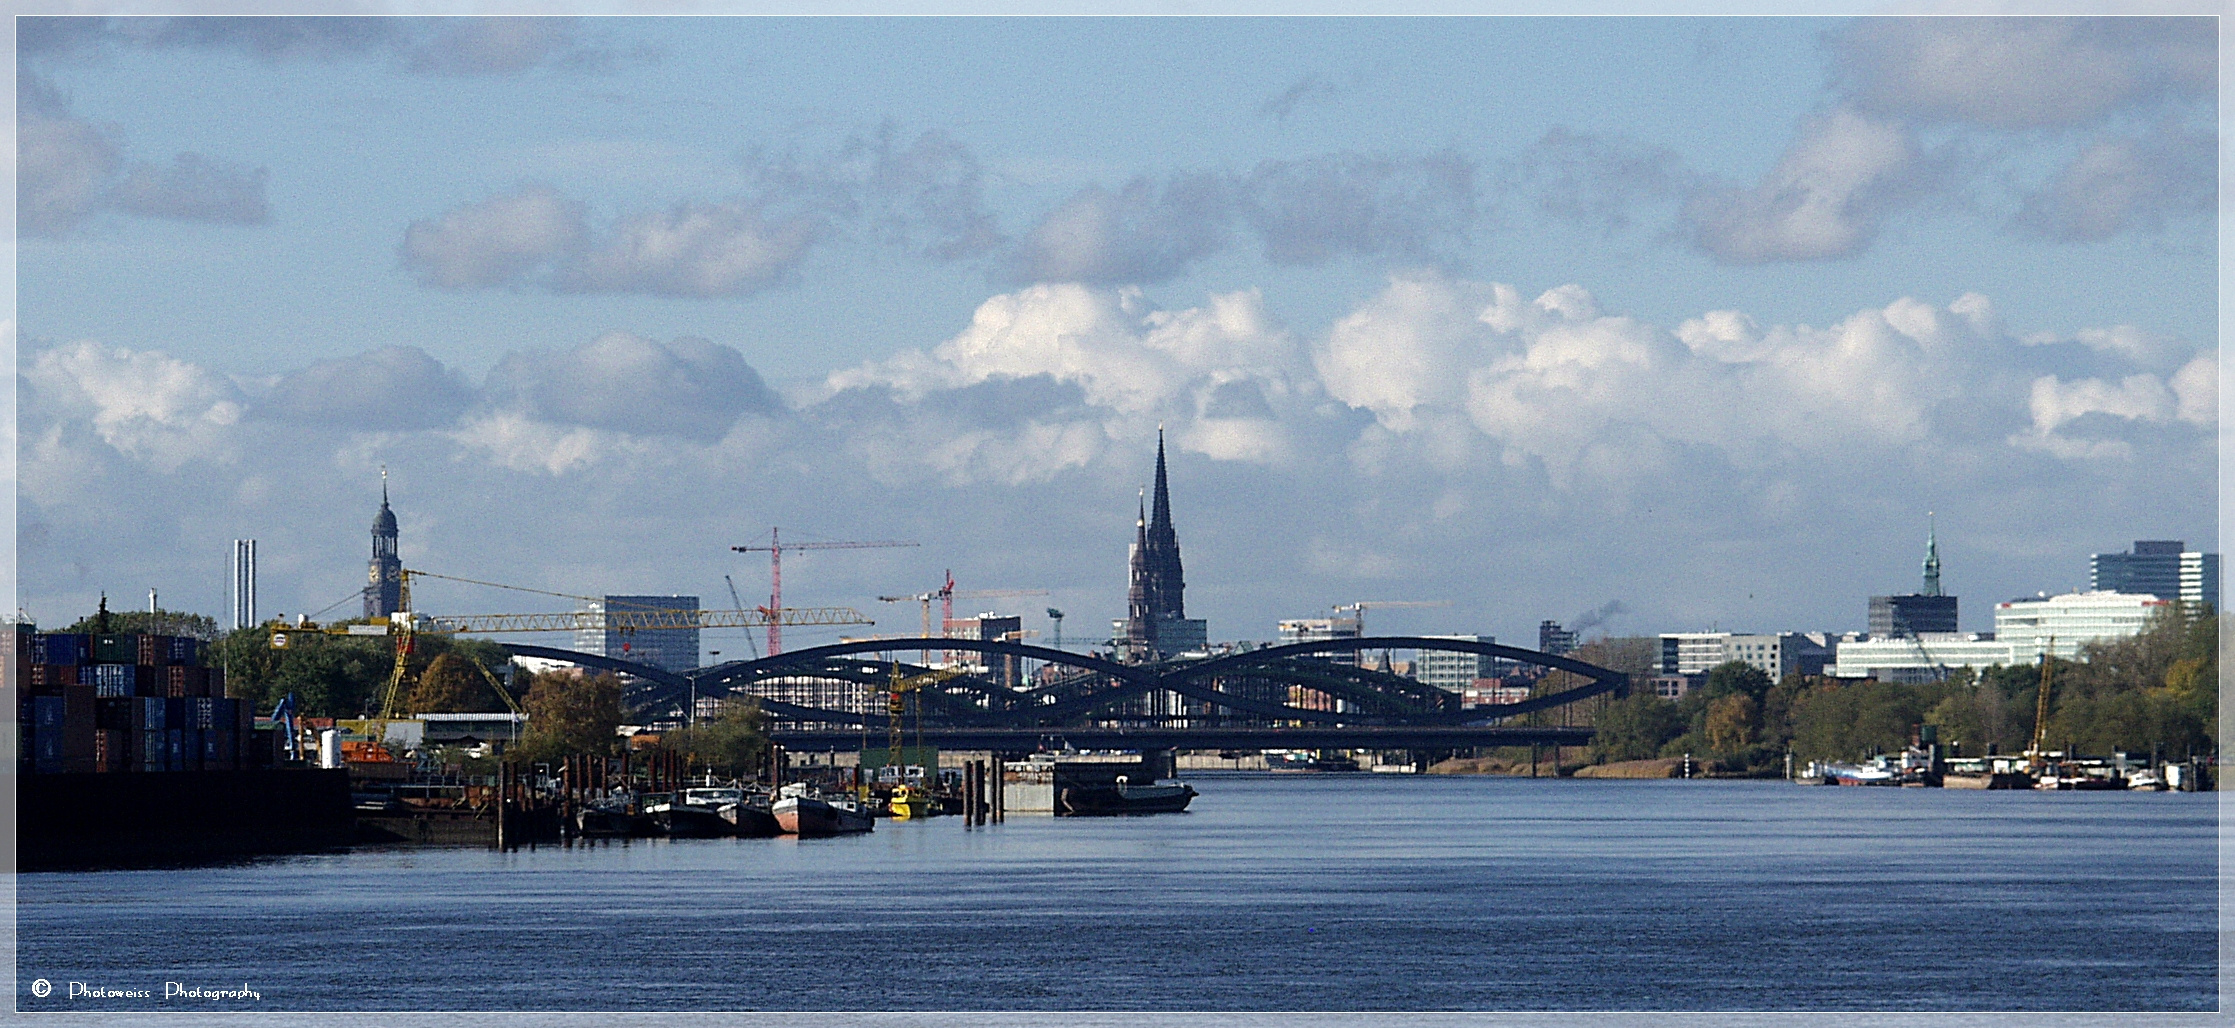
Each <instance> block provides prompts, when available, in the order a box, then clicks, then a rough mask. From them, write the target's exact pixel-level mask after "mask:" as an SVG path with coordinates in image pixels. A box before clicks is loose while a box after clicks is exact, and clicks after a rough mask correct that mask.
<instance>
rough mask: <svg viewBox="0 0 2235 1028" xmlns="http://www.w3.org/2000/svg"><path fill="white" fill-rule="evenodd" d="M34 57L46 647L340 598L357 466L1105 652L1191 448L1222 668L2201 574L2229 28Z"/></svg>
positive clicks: (177, 40)
mask: <svg viewBox="0 0 2235 1028" xmlns="http://www.w3.org/2000/svg"><path fill="white" fill-rule="evenodd" d="M20 24H21V25H22V27H21V28H19V30H18V31H19V39H18V43H19V52H20V54H21V56H20V58H19V59H20V61H21V73H20V74H19V78H18V107H19V111H21V112H23V113H22V114H21V119H22V126H23V127H22V131H23V133H24V139H25V140H26V145H25V149H24V151H23V152H24V157H23V170H22V172H21V174H20V179H21V189H22V190H23V193H22V196H23V198H24V199H23V200H22V203H21V213H20V214H19V217H20V219H21V220H20V222H19V225H18V229H19V233H20V235H21V237H22V238H21V241H20V243H19V247H18V266H19V275H20V286H19V288H20V290H21V293H20V296H19V297H18V310H19V331H20V335H19V337H18V339H17V345H18V363H19V383H20V384H19V391H20V399H19V403H20V410H19V417H18V423H19V452H20V464H19V478H20V481H19V494H20V497H21V499H20V514H19V518H20V521H19V525H18V536H19V547H20V549H19V554H18V557H19V560H18V568H19V570H18V574H19V578H18V595H19V603H20V604H21V605H23V606H24V608H25V609H26V610H27V611H28V612H29V613H30V614H32V615H33V616H34V617H36V618H38V619H39V620H40V622H41V623H42V624H60V623H66V622H67V621H68V620H72V619H74V618H75V617H77V616H78V615H80V614H82V613H84V612H85V611H87V610H90V609H91V607H92V603H93V600H94V597H95V596H96V595H97V594H98V593H99V592H100V591H101V590H104V589H105V590H107V591H108V592H109V593H111V594H114V595H119V596H127V595H136V594H137V592H138V591H140V590H143V589H145V588H147V587H149V586H154V587H157V588H159V589H160V590H161V592H162V595H163V596H164V597H166V598H167V599H170V600H171V601H172V602H173V603H176V604H178V605H179V606H181V607H182V608H184V609H192V610H199V611H201V612H204V613H209V614H212V615H213V616H215V615H219V614H221V613H222V612H224V611H225V610H227V609H228V592H227V590H228V588H229V583H230V578H229V576H228V573H227V570H228V569H227V556H226V554H227V553H228V552H229V550H228V547H229V546H230V545H231V541H232V540H234V539H256V540H258V541H259V553H258V560H259V566H260V572H261V575H262V580H261V582H260V583H259V586H258V590H259V598H258V601H257V602H258V606H259V609H260V611H261V612H262V613H264V614H265V615H266V616H269V615H270V614H271V613H276V612H287V613H290V614H293V613H308V612H309V611H311V610H315V609H317V608H318V607H320V606H323V605H326V604H328V603H329V602H330V601H333V600H336V599H338V598H341V597H343V596H344V595H345V594H347V595H350V596H352V597H353V596H354V595H355V591H356V590H358V589H361V588H362V585H363V582H364V578H363V576H364V575H365V570H364V569H365V564H364V561H365V559H366V556H365V549H364V547H365V537H364V536H363V535H362V533H363V531H364V528H363V523H364V516H365V513H366V512H367V511H369V510H372V509H374V507H375V503H376V494H377V489H378V482H377V479H378V468H379V466H380V465H381V464H383V463H385V464H387V465H388V466H389V467H390V468H391V470H392V471H393V473H394V487H395V497H394V498H395V503H396V505H397V506H396V509H397V511H398V513H399V515H400V516H401V517H402V518H403V521H404V530H403V533H402V541H401V546H402V550H401V555H402V560H403V563H404V564H405V565H406V566H410V567H414V568H418V567H425V568H427V569H428V570H433V571H439V572H442V573H446V574H457V575H460V576H462V577H469V578H477V579H483V580H488V581H501V582H506V583H509V584H516V585H521V586H527V587H531V588H541V589H549V590H554V591H562V592H572V593H581V594H589V595H604V594H633V593H644V594H654V593H657V594H689V595H699V596H726V595H727V591H726V587H725V585H724V583H723V582H721V581H720V580H719V579H721V578H722V576H723V575H725V574H726V575H729V576H731V577H732V578H734V579H735V580H736V582H737V584H738V588H739V589H740V591H742V592H743V593H744V594H745V595H746V596H747V597H748V598H749V599H750V598H751V597H754V596H756V595H762V594H763V592H764V591H763V590H762V589H761V588H759V587H758V586H757V585H755V584H752V583H758V582H760V581H762V580H763V578H762V576H763V575H765V571H766V569H765V567H763V566H762V565H761V564H759V563H756V562H755V561H752V560H747V559H743V558H741V557H738V556H736V555H734V554H730V553H729V547H730V546H732V545H738V544H745V543H749V542H752V541H753V540H754V537H755V536H756V535H758V536H765V535H766V533H767V532H768V529H769V526H772V525H781V526H783V531H784V534H785V536H786V538H787V539H789V538H794V537H796V538H799V539H801V540H802V541H806V540H810V539H827V540H840V539H909V540H914V541H918V542H920V543H922V544H923V545H922V546H921V547H919V548H915V549H906V550H890V551H871V552H864V553H858V554H847V555H843V556H828V555H817V554H801V555H799V556H798V557H796V558H793V559H788V560H786V562H785V563H786V565H787V567H786V569H785V570H786V578H787V581H786V583H785V594H786V599H787V602H788V603H792V604H795V605H807V604H826V603H829V604H845V605H850V606H853V607H856V608H857V609H860V610H862V611H864V612H865V613H868V614H870V615H871V616H873V617H877V618H879V620H880V621H884V622H886V623H887V625H888V626H891V625H899V626H904V627H908V626H912V621H913V615H912V612H905V611H904V612H899V613H893V612H892V610H891V608H888V607H884V606H883V605H880V604H878V603H877V602H876V601H875V597H876V596H878V595H880V594H894V593H913V592H920V591H924V590H925V589H930V588H936V587H937V585H938V582H939V578H940V575H941V574H942V572H943V570H944V569H946V568H953V569H954V570H955V577H956V580H957V582H958V587H959V588H960V589H963V590H969V589H990V588H1034V589H1046V590H1048V591H1049V593H1050V595H1049V596H1048V597H1047V601H1048V602H1047V603H1046V604H1041V603H1039V602H1038V600H1035V601H1034V603H1033V605H1032V607H1031V608H1029V609H1025V610H1021V611H1017V612H1018V613H1022V614H1025V615H1027V621H1026V623H1027V625H1028V627H1034V628H1037V629H1039V630H1041V631H1042V632H1043V633H1045V632H1046V631H1047V630H1048V628H1049V626H1048V625H1047V624H1046V623H1045V619H1043V618H1039V617H1038V616H1037V612H1038V610H1039V609H1040V608H1041V607H1042V606H1052V607H1057V608H1061V609H1064V610H1066V611H1067V612H1068V615H1069V618H1070V620H1071V623H1072V624H1071V627H1072V628H1073V629H1074V631H1076V630H1077V629H1080V628H1083V627H1084V626H1087V625H1097V624H1102V623H1107V622H1109V621H1112V620H1119V619H1122V618H1123V616H1124V614H1125V581H1124V576H1123V573H1122V572H1123V569H1124V566H1125V560H1124V554H1125V546H1126V543H1127V542H1128V541H1130V540H1131V538H1132V537H1133V532H1132V529H1133V528H1134V525H1133V524H1132V521H1133V519H1134V518H1135V515H1136V509H1135V498H1136V496H1137V495H1138V494H1137V492H1136V490H1137V489H1139V488H1140V487H1142V486H1145V485H1147V484H1148V481H1149V478H1150V475H1151V470H1150V468H1149V455H1150V454H1152V453H1153V451H1154V448H1155V442H1156V432H1157V425H1158V423H1159V422H1165V423H1168V424H1169V426H1170V428H1171V432H1170V440H1171V452H1170V464H1171V467H1170V475H1171V479H1172V492H1173V503H1174V505H1175V506H1176V508H1177V509H1178V515H1177V520H1178V521H1179V522H1180V523H1181V526H1180V530H1181V533H1182V534H1184V535H1185V536H1186V549H1187V563H1188V571H1189V576H1188V582H1187V585H1188V586H1189V593H1190V595H1189V601H1190V603H1191V605H1192V609H1191V611H1190V614H1191V616H1194V617H1201V618H1206V619H1207V620H1208V622H1209V632H1210V637H1211V638H1212V639H1213V640H1226V639H1265V638H1270V637H1271V636H1272V634H1273V631H1274V629H1273V626H1274V623H1275V622H1276V621H1278V620H1279V619H1282V618H1296V617H1310V616H1315V615H1324V614H1325V613H1326V612H1327V611H1328V609H1329V608H1331V607H1333V606H1335V605H1338V604H1345V603H1355V602H1359V601H1362V600H1408V601H1411V600H1417V601H1448V602H1449V603H1451V606H1450V607H1448V608H1434V609H1425V610H1415V609H1398V610H1392V611H1390V612H1388V613H1386V614H1380V613H1377V614H1376V615H1375V618H1376V622H1377V624H1376V626H1375V628H1376V630H1377V632H1378V631H1381V630H1384V629H1387V630H1391V631H1395V630H1403V631H1407V632H1421V633H1441V632H1451V633H1477V632H1479V633H1481V634H1485V635H1495V636H1497V637H1499V638H1501V639H1523V638H1533V637H1534V632H1535V627H1536V625H1537V624H1538V622H1539V621H1541V620H1544V619H1552V620H1558V621H1562V622H1563V623H1571V622H1573V621H1574V620H1575V619H1576V617H1577V615H1578V614H1579V613H1583V612H1597V611H1605V610H1612V611H1613V612H1614V613H1612V614H1611V620H1610V621H1609V622H1608V624H1607V626H1606V627H1607V628H1608V629H1609V630H1611V631H1613V632H1615V633H1616V634H1629V633H1638V634H1647V633H1656V632H1663V631H1683V630H1694V629H1704V628H1709V627H1717V626H1719V627H1722V628H1726V629H1728V628H1738V629H1741V630H1755V631H1780V630H1791V629H1805V630H1838V629H1846V628H1860V627H1862V621H1863V617H1864V610H1865V605H1866V602H1867V598H1868V597H1869V596H1872V595H1883V594H1890V593H1902V592H1906V591H1908V590H1910V589H1912V588H1914V587H1915V583H1916V581H1917V574H1916V569H1917V566H1918V565H1917V561H1918V559H1919V557H1920V556H1921V555H1922V552H1923V548H1924V544H1925V539H1926V537H1927V533H1928V529H1927V524H1926V512H1927V511H1936V512H1937V514H1938V520H1937V540H1938V546H1939V550H1940V556H1941V559H1942V561H1943V562H1944V572H1943V573H1944V575H1945V588H1946V591H1947V592H1948V593H1949V594H1951V595H1958V596H1962V597H1964V598H1965V600H1966V610H1965V619H1966V623H1965V624H1964V625H1963V627H1964V628H1965V629H1966V630H1970V631H1980V630H1985V629H1987V628H1989V627H1990V626H1988V625H1986V624H1982V623H1980V622H1979V621H1978V620H1977V618H1978V612H1979V611H1981V610H1985V609H1987V608H1988V607H1989V606H1991V604H1992V603H1993V602H1995V601H1999V600H2003V599H2007V598H2009V597H2013V596H2027V595H2032V594H2034V593H2035V592H2039V591H2047V592H2051V593H2054V592H2061V591H2065V590H2068V589H2072V588H2084V587H2085V585H2086V583H2087V582H2088V574H2089V565H2088V561H2089V557H2090V555H2092V554H2095V553H2102V552H2110V551H2114V550H2119V549H2122V548H2124V547H2125V546H2126V545H2127V544H2128V543H2129V542H2131V541H2133V540H2137V539H2185V540H2187V541H2188V542H2189V544H2190V546H2191V547H2192V548H2194V549H2197V550H2202V551H2210V552H2217V550H2218V548H2219V547H2218V537H2217V524H2216V521H2217V518H2216V515H2217V497H2216V492H2215V490H2216V478H2215V472H2216V469H2215V466H2214V465H2215V460H2216V450H2215V446H2214V436H2215V434H2216V432H2217V430H2218V418H2217V405H2218V400H2217V380H2218V374H2219V372H2218V366H2217V356H2216V353H2217V350H2216V322H2215V320H2214V319H2215V315H2216V310H2215V304H2214V301H2213V296H2214V292H2215V286H2214V282H2215V278H2214V276H2215V273H2216V258H2215V255H2214V250H2213V246H2214V242H2213V239H2214V232H2215V230H2216V224H2215V219H2214V217H2213V214H2214V211H2213V209H2212V201H2211V197H2212V171H2211V169H2212V154H2213V153H2214V151H2215V150H2216V145H2217V143H2216V130H2215V128H2214V126H2213V124H2212V83H2213V81H2214V79H2215V76H2216V51H2215V49H2214V48H2215V46H2216V42H2215V39H2214V35H2213V32H2214V28H2213V26H2212V25H2211V23H2210V22H2208V21H2182V20H2178V19H2174V20H2149V21H2129V20H2117V19H2112V20H2095V21H2080V22H2064V21H2052V20H2030V21H2021V22H1997V21H1979V20H1972V19H1962V20H1948V21H1940V20H1930V19H1927V20H1922V21H1875V20H1873V21H1860V22H1843V21H1810V20H1785V19H1760V20H1746V21H1723V20H1714V19H1706V20H1695V21H1686V20H1675V21H1650V22H1640V21H1621V20H1600V21H1593V22H1581V23H1576V22H1553V21H1537V20H1529V19H1520V20H1511V21H1501V20H1487V21H1482V22H1465V23H1440V22H1439V23H1423V22H1407V21H1394V22H1387V23H1355V22H1353V23H1316V22H1313V23H1307V22H1285V21H1275V22H1260V23H1224V22H1216V21H1212V22H1162V21H1144V22H1138V23H1133V22H1128V23H1113V22H1099V21H1084V22H1004V23H935V24H932V25H928V26H911V28H912V29H919V30H920V31H913V32H907V33H903V32H900V31H897V30H896V29H895V27H894V26H893V25H891V24H889V23H884V22H878V21H864V22H847V23H823V22H792V21H775V22H751V23H738V22H723V21H705V20H694V19H675V20H665V19H663V20H658V21H635V20H588V21H583V22H566V21H553V22H542V21H528V20H514V21H503V22H457V21H436V22H421V21H403V20H373V21H368V22H349V21H335V22H327V23H320V24H303V23H290V22H277V21H273V22H253V23H251V22H233V21H187V22H164V21H160V20H155V21H147V22H133V23H106V22H100V21H98V20H92V19H63V20H53V21H41V20H33V21H27V22H23V23H20ZM957 52H971V53H977V54H982V55H987V59H986V60H984V61H982V62H979V65H980V66H973V67H958V66H957V62H952V61H946V60H943V59H942V58H943V56H945V55H951V54H953V53H957ZM1951 52H1965V53H1971V54H1973V55H1983V56H1982V57H1981V59H1980V60H1979V61H1977V62H1974V63H1976V64H1977V65H1978V67H1975V68H1974V67H1967V66H1963V65H1961V64H1960V63H1951V62H1949V61H1948V60H1946V59H1945V57H1946V55H1947V54H1949V53H1951ZM739 54H751V55H752V56H751V57H750V58H746V57H740V56H737V55H739ZM1986 58H1992V59H1991V60H1988V59H1986ZM962 63H968V62H962ZM1585 63H1588V65H1589V66H1592V67H1595V68H1599V69H1602V70H1601V72H1600V73H1599V74H1598V75H1597V76H1595V77H1594V78H1593V80H1592V81H1589V82H1584V83H1577V82H1573V81H1571V80H1570V79H1569V77H1568V76H1566V75H1565V74H1563V72H1564V71H1565V69H1568V68H1572V67H1574V66H1578V65H1579V64H1585ZM2071 67H2086V68H2090V69H2095V70H2097V71H2099V72H2100V73H2099V74H2096V75H2093V76H2074V75H2069V74H2064V73H2062V72H2061V71H2060V69H2069V68H2071ZM834 69H844V72H845V74H844V75H843V76H841V75H839V74H838V73H837V72H836V71H835V70H834ZM1144 70H1146V71H1148V72H1149V73H1150V74H1146V75H1144V74H1143V71H1144ZM1025 78H1030V79H1031V80H1032V81H1036V82H1038V83H1040V86H1041V88H1039V89H1036V90H1033V91H1031V93H1032V95H1029V96H1019V95H1017V93H1016V91H1015V90H1014V89H1013V88H1011V85H1012V84H1013V82H1015V81H1019V80H1023V79H1025ZM842 79H843V81H841V80H842ZM149 98H160V99H149ZM404 112H409V113H408V116H407V115H406V114H405V113H404ZM2199 155H2201V157H2199ZM2199 175H2201V177H2199ZM2144 187H2147V188H2144ZM2199 197H2201V199H2199ZM427 588H428V594H427V595H426V596H425V597H424V598H421V597H415V599H420V600H421V602H422V604H423V605H425V606H427V607H428V608H429V609H430V610H437V611H457V612H468V611H482V610H489V611H496V610H508V609H515V608H516V607H517V606H518V603H517V600H516V599H515V598H514V597H512V596H507V595H504V594H499V593H493V592H476V591H473V590H471V589H469V588H466V587H456V586H449V585H445V586H440V587H437V586H428V587H427ZM1617 602H1618V604H1619V605H1618V606H1611V605H1612V604H1615V603H1617ZM957 613H958V615H965V616H966V615H967V614H968V613H975V611H968V612H965V611H963V610H961V608H959V607H958V609H957ZM835 631H836V630H831V631H828V632H824V633H822V635H815V634H812V633H807V634H804V636H803V639H802V642H803V643H804V642H806V641H811V640H814V639H817V638H823V637H826V636H827V637H830V638H835ZM1079 634H1081V635H1088V634H1090V633H1084V632H1081V633H1079ZM1082 641H1083V640H1082ZM739 642H740V644H741V641H739ZM706 645H707V646H710V647H719V648H722V649H725V650H726V649H727V648H728V647H727V645H725V644H724V643H722V642H719V641H716V640H715V639H713V638H711V637H710V638H709V640H708V641H707V642H706ZM1076 645H1078V643H1077V642H1074V646H1076Z"/></svg>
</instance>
